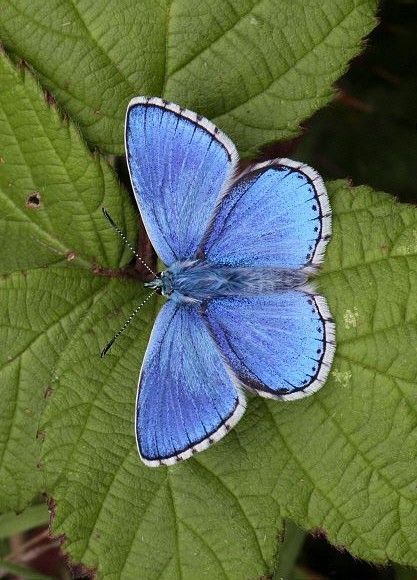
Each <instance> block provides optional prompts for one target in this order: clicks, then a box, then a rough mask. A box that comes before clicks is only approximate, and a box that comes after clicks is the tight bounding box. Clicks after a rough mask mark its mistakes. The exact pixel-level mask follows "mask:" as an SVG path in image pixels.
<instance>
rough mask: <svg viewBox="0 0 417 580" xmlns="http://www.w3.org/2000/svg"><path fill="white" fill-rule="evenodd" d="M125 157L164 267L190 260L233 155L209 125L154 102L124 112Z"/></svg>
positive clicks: (226, 178) (230, 146)
mask: <svg viewBox="0 0 417 580" xmlns="http://www.w3.org/2000/svg"><path fill="white" fill-rule="evenodd" d="M125 146H126V155H127V161H128V166H129V171H130V176H131V180H132V185H133V190H134V193H135V197H136V201H137V204H138V206H139V209H140V212H141V215H142V219H143V222H144V224H145V228H146V230H147V232H148V235H149V238H150V240H151V242H152V244H153V246H154V248H155V250H156V251H157V253H158V255H159V256H160V258H161V259H162V260H163V262H164V263H165V264H167V265H170V264H172V263H173V262H175V261H177V260H185V259H190V258H191V257H192V256H194V254H195V252H196V250H197V248H198V246H199V244H200V242H201V239H202V236H203V234H204V232H205V230H206V228H207V225H208V223H209V220H210V218H211V216H212V214H213V211H214V208H215V206H216V201H217V200H218V198H219V196H220V195H221V192H222V191H223V190H224V188H225V186H226V185H227V183H228V181H229V180H230V179H231V177H232V174H233V171H234V168H235V165H236V163H237V159H238V155H237V151H236V148H235V146H234V145H233V143H232V142H231V141H230V139H229V138H228V137H226V135H224V134H223V133H222V132H221V131H220V130H219V129H218V128H217V127H216V126H215V125H213V123H211V122H210V121H208V120H207V119H205V118H203V117H200V116H199V115H197V114H196V113H193V112H191V111H188V110H187V109H182V108H181V107H179V106H178V105H175V104H173V103H168V102H167V101H163V100H162V99H159V98H156V97H154V98H146V97H137V98H135V99H133V100H132V101H131V102H130V104H129V107H128V109H127V114H126V129H125Z"/></svg>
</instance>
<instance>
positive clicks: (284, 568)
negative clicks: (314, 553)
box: [271, 520, 307, 580]
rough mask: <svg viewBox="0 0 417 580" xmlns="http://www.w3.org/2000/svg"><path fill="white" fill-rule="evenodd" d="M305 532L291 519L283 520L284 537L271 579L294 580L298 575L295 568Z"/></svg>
mask: <svg viewBox="0 0 417 580" xmlns="http://www.w3.org/2000/svg"><path fill="white" fill-rule="evenodd" d="M306 536H307V533H306V532H305V530H302V529H301V528H299V527H298V526H297V525H296V524H294V522H292V521H291V520H287V521H286V522H285V527H284V538H283V540H282V544H281V546H280V548H279V552H278V558H277V566H276V568H275V570H274V573H273V575H272V579H271V580H296V578H297V576H299V574H298V571H297V570H296V568H295V565H296V562H297V558H298V556H299V554H300V551H301V548H302V547H303V544H304V541H305V539H306Z"/></svg>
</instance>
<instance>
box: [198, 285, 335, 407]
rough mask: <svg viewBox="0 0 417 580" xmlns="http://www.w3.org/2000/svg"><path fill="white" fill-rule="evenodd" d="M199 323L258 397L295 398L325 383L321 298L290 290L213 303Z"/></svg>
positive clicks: (326, 319)
mask: <svg viewBox="0 0 417 580" xmlns="http://www.w3.org/2000/svg"><path fill="white" fill-rule="evenodd" d="M204 318H205V320H206V322H207V324H208V327H209V329H210V332H211V334H212V336H213V337H214V339H215V341H216V342H217V344H218V346H219V348H220V350H221V351H222V352H223V354H224V356H225V358H226V359H227V361H228V364H230V366H231V368H232V370H233V372H234V373H235V374H236V376H237V377H238V379H239V380H240V381H241V382H242V383H243V385H244V386H247V387H248V388H250V389H251V390H255V391H256V392H257V393H258V394H259V395H262V396H264V397H271V398H277V399H298V398H301V397H304V396H306V395H308V394H310V393H312V392H314V391H317V390H318V389H319V388H320V387H321V386H322V385H323V383H324V381H325V380H326V377H327V375H328V372H329V369H330V365H331V362H332V359H333V355H334V348H335V346H334V323H333V321H332V319H331V317H330V313H329V310H328V307H327V303H326V300H325V299H324V298H323V297H322V296H318V295H316V294H314V293H309V292H303V291H295V290H290V291H282V292H279V293H276V294H271V295H258V296H252V297H245V298H239V297H233V298H215V299H212V300H209V301H208V302H207V303H206V304H205V305H204Z"/></svg>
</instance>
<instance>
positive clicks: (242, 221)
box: [201, 159, 331, 269]
mask: <svg viewBox="0 0 417 580" xmlns="http://www.w3.org/2000/svg"><path fill="white" fill-rule="evenodd" d="M330 232H331V216H330V207H329V202H328V198H327V193H326V189H325V186H324V184H323V181H322V179H321V177H320V176H319V175H318V174H317V173H316V172H315V171H314V170H313V169H311V168H310V167H308V166H307V165H303V164H302V163H298V162H296V161H292V160H290V159H275V160H273V161H268V162H266V163H260V164H258V165H255V166H253V167H251V168H249V169H248V170H246V171H244V172H243V173H242V174H241V175H240V176H238V177H237V178H236V180H235V181H234V182H233V183H232V185H231V187H230V188H229V190H228V191H227V193H226V194H225V195H224V196H223V197H222V199H221V201H220V203H219V204H218V206H217V209H216V212H215V215H214V218H213V219H212V220H211V223H210V226H209V228H208V230H207V232H206V234H205V236H204V240H203V243H202V245H201V251H202V253H203V254H204V255H205V257H206V258H207V259H208V260H210V261H212V262H214V263H216V264H226V265H229V266H248V267H265V268H268V267H280V268H292V269H294V268H302V267H304V266H310V265H313V266H315V265H318V264H320V263H321V262H322V259H323V254H324V250H325V247H326V244H327V241H328V239H329V237H330Z"/></svg>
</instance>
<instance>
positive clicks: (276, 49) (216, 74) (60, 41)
mask: <svg viewBox="0 0 417 580" xmlns="http://www.w3.org/2000/svg"><path fill="white" fill-rule="evenodd" d="M375 9H376V2H375V0H337V1H336V2H335V1H334V0H324V1H323V2H320V3H317V2H316V1H315V0H309V1H305V0H303V1H301V0H297V1H294V2H288V1H284V0H243V1H242V0H233V1H231V2H224V1H223V0H215V1H214V2H213V1H212V0H204V1H203V2H202V1H201V0H192V1H190V0H161V1H159V2H155V1H154V0H142V1H141V2H136V1H135V0H110V1H109V0H96V1H95V2H93V3H91V2H90V1H89V0H79V1H77V2H74V1H73V0H64V1H62V0H35V1H34V2H30V3H28V2H26V1H25V0H3V3H2V14H1V16H0V38H1V39H2V41H3V42H4V44H5V45H6V47H7V48H9V49H10V50H12V51H13V52H14V53H15V54H17V55H18V56H20V57H22V58H24V59H25V60H26V61H27V62H28V63H30V64H31V65H32V66H33V67H34V69H36V71H37V72H38V73H39V74H40V75H41V78H42V82H43V83H44V85H45V86H46V87H47V88H48V89H49V90H50V91H51V92H52V93H53V94H54V95H55V96H56V97H57V99H58V100H59V102H60V103H61V104H62V105H63V106H64V107H65V109H66V110H67V111H68V112H69V113H70V114H71V116H72V117H73V118H74V119H76V120H77V121H78V123H79V124H80V127H81V128H82V131H83V133H84V134H85V136H86V137H87V139H88V140H89V142H90V143H92V144H96V145H98V146H99V147H101V148H102V149H104V150H106V151H108V152H112V153H122V151H123V120H124V115H125V111H126V106H127V103H128V101H129V100H130V99H131V98H132V97H133V96H137V95H148V96H163V97H164V98H167V99H169V100H172V101H174V102H178V103H180V104H181V105H182V106H184V107H185V106H186V107H188V108H190V109H191V110H195V111H197V112H199V113H200V114H202V115H205V116H207V117H209V118H211V119H213V120H214V121H215V122H216V123H217V124H219V126H220V127H221V128H222V129H223V130H224V131H226V132H227V133H228V134H229V135H230V137H231V138H232V139H233V140H234V141H235V142H236V144H237V145H238V148H239V150H240V152H241V153H242V154H244V155H248V154H249V153H253V152H254V151H255V150H256V149H258V148H259V147H261V146H262V145H265V144H266V143H268V142H271V141H275V140H277V139H285V138H289V137H292V136H294V135H295V134H296V133H297V132H298V130H299V125H300V123H301V122H302V121H303V120H304V119H305V118H306V117H308V116H310V115H311V114H312V113H313V112H314V111H315V110H317V109H318V108H320V107H322V106H323V105H324V104H325V103H327V102H328V100H329V99H330V97H331V96H332V94H333V90H332V84H333V83H334V82H335V81H336V79H337V78H338V77H339V76H340V75H341V74H342V73H343V72H344V71H345V69H346V67H347V64H348V62H349V60H350V59H351V58H352V57H353V56H355V55H356V54H357V53H358V52H359V50H360V48H361V39H362V38H363V37H364V36H365V35H366V34H368V33H369V32H370V30H371V29H372V28H373V26H374V24H375V18H374V11H375Z"/></svg>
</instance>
